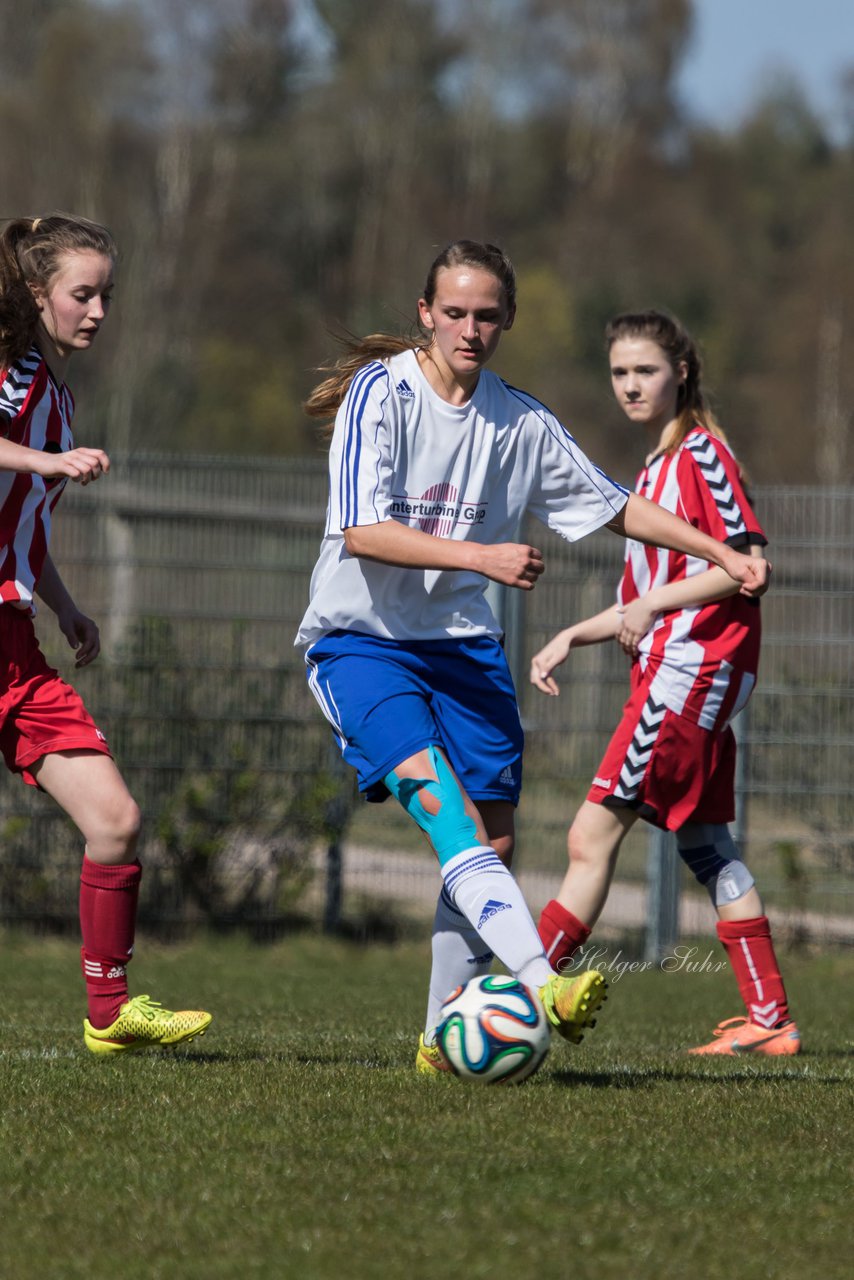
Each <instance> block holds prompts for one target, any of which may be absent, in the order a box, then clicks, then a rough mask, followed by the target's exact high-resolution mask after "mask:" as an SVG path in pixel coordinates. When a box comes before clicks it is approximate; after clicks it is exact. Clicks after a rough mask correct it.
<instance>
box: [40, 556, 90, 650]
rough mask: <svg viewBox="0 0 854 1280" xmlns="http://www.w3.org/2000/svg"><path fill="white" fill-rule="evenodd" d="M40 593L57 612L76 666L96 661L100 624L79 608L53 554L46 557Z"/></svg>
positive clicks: (49, 606) (57, 617) (48, 605)
mask: <svg viewBox="0 0 854 1280" xmlns="http://www.w3.org/2000/svg"><path fill="white" fill-rule="evenodd" d="M36 595H37V596H38V597H39V599H40V600H43V601H44V603H45V604H46V605H47V607H48V608H49V609H51V610H52V611H53V612H54V613H55V614H56V620H57V622H58V623H59V629H60V631H61V632H62V634H63V635H64V636H65V638H66V640H67V641H68V643H69V644H70V645H71V648H72V649H73V650H74V653H75V658H74V665H75V667H85V666H88V664H89V663H90V662H94V660H95V659H96V658H97V656H98V654H99V653H100V652H101V637H100V634H99V632H98V626H97V623H95V622H94V621H93V620H92V619H91V618H87V616H86V614H85V613H81V612H80V610H79V609H78V608H77V605H76V604H75V603H74V601H73V599H72V598H71V593H70V592H69V590H68V588H67V587H66V585H65V583H64V582H63V581H62V578H61V577H60V574H59V570H58V569H57V567H56V565H55V564H54V563H53V560H52V559H51V557H50V555H47V556H45V562H44V566H43V568H42V572H41V577H40V578H39V581H38V586H37V587H36Z"/></svg>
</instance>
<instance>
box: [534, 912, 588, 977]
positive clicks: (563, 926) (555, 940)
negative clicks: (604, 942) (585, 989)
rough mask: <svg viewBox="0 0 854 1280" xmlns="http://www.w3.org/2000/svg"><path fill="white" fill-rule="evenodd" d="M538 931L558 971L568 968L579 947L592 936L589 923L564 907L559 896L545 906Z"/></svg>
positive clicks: (549, 957)
mask: <svg viewBox="0 0 854 1280" xmlns="http://www.w3.org/2000/svg"><path fill="white" fill-rule="evenodd" d="M537 932H538V933H539V935H540V941H541V942H542V944H543V949H544V951H545V953H546V957H547V958H548V962H549V964H550V965H551V966H552V968H553V969H556V970H557V972H558V973H561V972H562V971H563V970H564V969H565V968H566V966H567V964H568V963H569V961H570V960H571V959H572V957H573V956H574V955H575V953H576V951H578V949H579V947H583V946H584V944H585V942H586V941H587V939H588V938H589V937H590V930H589V929H588V927H587V925H586V924H582V922H581V921H580V920H579V919H578V917H577V916H574V915H573V914H572V912H571V911H567V909H566V907H562V906H561V904H560V903H559V902H558V900H557V898H552V900H551V902H547V903H546V905H545V906H544V907H543V913H542V915H541V916H540V922H539V924H538V925H537Z"/></svg>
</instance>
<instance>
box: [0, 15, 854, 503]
mask: <svg viewBox="0 0 854 1280" xmlns="http://www.w3.org/2000/svg"><path fill="white" fill-rule="evenodd" d="M0 16H2V18H3V29H4V40H3V44H2V48H0V121H2V135H3V140H4V144H5V166H4V169H5V173H4V198H3V207H2V208H0V213H2V214H3V215H5V216H12V215H17V214H26V213H33V214H36V213H44V212H45V211H47V210H50V209H53V208H67V209H73V210H75V211H77V212H81V213H85V214H88V215H90V216H92V217H95V218H98V219H100V220H103V221H105V222H107V223H108V224H109V225H110V226H111V227H112V228H113V230H114V231H115V233H116V235H117V237H118V239H119V242H120V244H121V246H122V263H121V268H120V274H119V290H118V293H117V299H118V306H117V308H116V312H115V318H114V320H113V322H112V323H111V325H110V326H109V328H108V330H106V331H105V334H104V337H103V339H102V340H101V341H102V344H103V345H102V347H101V351H100V355H99V357H98V359H97V360H96V361H95V362H94V365H88V363H87V362H83V364H81V366H80V368H79V369H77V368H75V370H74V382H75V387H76V389H78V390H79V391H80V392H82V395H81V397H80V399H81V405H82V408H81V413H80V417H79V420H78V422H79V425H78V434H79V436H80V438H81V440H84V439H85V441H86V442H87V443H92V444H98V443H100V444H105V445H106V446H107V447H109V448H112V449H117V450H125V449H131V448H133V449H156V450H193V451H201V452H232V451H233V452H239V453H266V452H270V453H275V454H295V453H305V452H309V451H313V450H315V449H316V448H317V444H316V438H315V434H314V433H313V432H312V430H311V429H310V428H309V427H308V426H307V425H306V423H305V422H304V420H303V417H302V414H301V411H300V400H301V398H302V397H303V396H304V395H305V394H306V392H307V391H308V389H309V388H310V386H311V385H312V382H313V374H312V370H313V368H314V367H316V366H317V365H318V364H319V363H322V362H323V361H324V360H325V359H328V358H329V357H330V356H331V355H333V354H334V352H335V341H334V337H333V335H334V334H335V333H336V332H339V333H340V332H341V331H344V330H349V331H352V332H365V331H368V330H372V329H377V328H390V329H393V330H395V331H397V330H401V329H406V328H407V327H408V326H409V325H410V324H411V323H412V320H413V317H414V315H415V301H416V299H417V296H418V293H419V290H420V288H421V285H422V283H423V275H424V272H425V269H426V266H427V264H428V262H429V260H430V259H431V257H432V256H433V253H434V251H438V249H439V248H440V247H441V246H442V245H443V244H444V243H445V242H447V241H448V240H450V239H454V238H456V237H457V236H460V235H467V236H472V237H474V238H478V239H481V238H483V239H492V240H496V241H498V242H499V243H501V244H503V245H504V247H505V248H506V249H507V250H508V251H509V252H510V254H511V255H512V256H513V258H514V260H515V261H516V264H517V267H518V270H519V276H520V311H519V317H518V320H517V325H516V328H515V330H514V333H513V335H512V337H511V338H510V339H509V340H508V341H507V343H506V344H505V346H503V347H502V349H501V353H500V359H499V363H498V364H497V366H496V368H497V370H498V371H499V372H501V373H503V374H504V375H505V376H507V377H508V378H510V379H511V380H513V381H514V382H517V383H518V384H519V385H522V386H526V387H529V388H530V389H531V390H533V391H534V392H535V393H536V394H538V395H539V396H541V397H542V398H543V399H545V400H546V401H547V402H548V403H549V404H550V406H551V407H552V408H553V409H554V410H555V411H556V412H558V413H559V414H560V415H561V416H562V417H563V418H564V420H565V421H566V422H567V423H568V424H569V425H570V426H571V427H572V429H573V430H574V431H575V433H576V434H577V435H578V437H579V438H580V440H581V441H582V443H583V444H584V446H585V447H586V448H588V449H589V450H590V452H591V453H592V454H593V456H594V457H595V458H596V459H597V461H600V462H602V463H603V464H605V465H607V466H609V467H610V468H611V469H612V470H613V471H614V472H615V474H617V475H619V476H620V477H621V478H626V477H627V476H628V475H629V474H630V473H631V472H632V471H633V469H634V460H632V461H631V462H625V463H624V462H623V455H624V452H625V450H624V446H623V445H622V444H621V434H622V422H621V420H620V419H619V417H618V411H617V410H616V409H614V408H612V406H611V404H610V392H609V390H608V386H607V379H606V376H605V364H604V357H603V353H602V344H601V332H602V326H603V323H604V321H605V320H606V319H607V317H608V315H609V314H610V313H611V312H612V311H613V310H615V309H623V308H628V307H642V306H663V307H667V308H669V309H671V310H674V311H675V312H676V313H677V314H678V315H680V317H681V318H682V319H683V320H684V321H685V323H686V324H688V325H689V327H691V328H692V329H693V330H694V331H695V332H696V333H697V334H698V336H699V337H700V338H701V340H702V343H703V346H704V349H705V352H706V356H707V366H708V382H709V385H710V386H711V388H712V390H713V393H714V394H715V399H716V408H717V409H718V411H719V413H720V414H721V416H722V418H723V421H724V423H725V424H726V426H727V427H728V428H729V430H730V431H731V432H732V434H733V436H734V438H735V440H736V441H737V443H738V446H739V451H740V453H741V454H742V455H743V456H744V459H745V461H746V463H747V465H748V467H749V468H750V470H751V471H752V472H753V474H754V475H755V477H756V478H757V479H761V481H762V482H764V483H776V482H781V481H798V482H804V481H816V482H838V481H843V480H844V481H849V480H850V479H851V465H852V460H854V458H853V457H852V455H854V448H852V443H851V430H852V420H851V408H850V406H851V404H852V400H854V369H852V367H851V362H850V361H849V362H845V361H844V360H843V351H844V349H845V346H846V338H847V337H848V335H849V334H850V330H851V327H852V317H854V272H852V266H851V248H850V241H851V235H850V230H849V228H850V225H851V222H852V216H851V215H852V212H854V164H852V159H854V70H852V73H851V76H850V77H848V79H847V82H846V83H844V84H841V85H840V86H839V93H840V103H841V106H842V107H843V111H842V112H841V114H842V115H844V116H845V118H846V119H847V120H848V133H847V136H842V137H840V136H835V137H833V138H831V137H829V136H827V133H826V131H825V130H824V128H823V126H822V125H821V123H820V122H819V120H818V118H817V117H816V115H815V114H814V113H813V112H812V110H811V109H810V105H809V103H808V102H807V101H806V99H805V98H804V96H803V94H802V92H801V90H800V88H799V86H798V85H797V84H796V83H788V82H786V81H781V82H780V83H778V84H777V85H776V86H774V88H773V90H772V91H770V92H768V93H766V94H765V96H764V97H763V98H761V99H758V100H757V101H756V104H755V107H754V110H753V112H752V114H751V116H750V117H749V118H748V119H746V120H745V121H744V122H743V123H742V125H741V126H740V127H739V128H738V129H736V130H734V131H728V132H725V133H724V132H719V131H716V130H712V129H710V128H708V127H704V128H698V127H697V126H695V125H692V124H691V122H690V118H689V117H688V115H687V114H686V111H687V108H689V107H690V103H688V104H684V103H681V102H680V101H679V100H678V98H677V96H676V92H675V88H674V86H675V75H676V72H677V70H678V67H679V61H680V58H681V56H682V53H683V51H684V49H685V46H686V42H687V38H688V35H689V33H690V27H691V17H692V13H691V4H690V0H313V2H312V0H30V3H29V4H28V5H27V6H26V7H25V8H22V7H21V6H20V5H19V4H17V3H14V2H13V0H0ZM734 38H736V37H735V36H734ZM721 91H722V93H723V92H725V85H724V84H722V86H721ZM848 345H850V340H849V343H848ZM88 382H91V384H92V385H91V389H90V388H89V387H87V386H86V385H84V384H86V383H88Z"/></svg>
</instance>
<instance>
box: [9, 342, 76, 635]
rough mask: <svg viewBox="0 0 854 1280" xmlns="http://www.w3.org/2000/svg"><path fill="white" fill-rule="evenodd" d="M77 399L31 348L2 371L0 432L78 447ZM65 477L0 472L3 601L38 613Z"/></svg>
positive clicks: (51, 448) (30, 443) (39, 443)
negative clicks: (74, 430)
mask: <svg viewBox="0 0 854 1280" xmlns="http://www.w3.org/2000/svg"><path fill="white" fill-rule="evenodd" d="M73 413H74V398H73V397H72V395H71V392H70V391H69V390H68V388H67V387H66V386H64V385H63V386H61V387H60V386H57V384H56V383H55V382H54V380H53V377H52V376H51V373H50V370H49V369H48V367H47V365H46V363H45V361H44V358H43V357H42V355H41V354H40V352H39V351H38V350H37V349H36V348H35V347H31V348H30V350H29V351H28V352H27V354H26V355H25V356H22V358H21V359H20V360H17V361H16V362H15V364H13V365H11V366H10V368H8V369H7V370H6V371H5V372H4V373H2V375H0V432H2V434H3V435H4V436H5V437H6V439H7V440H12V441H14V443H15V444H21V445H25V446H26V447H27V448H29V449H41V450H44V451H45V452H47V453H67V452H68V450H69V449H73V448H74V439H73V437H72V434H71V418H72V415H73ZM65 483H66V479H65V477H64V476H58V477H57V478H56V479H51V480H45V479H43V477H42V476H37V475H32V474H31V473H27V472H24V473H20V472H14V471H0V602H2V603H4V604H13V605H16V606H17V607H18V608H20V609H27V610H29V611H30V612H31V613H34V612H35V609H34V606H33V592H34V590H35V588H36V585H37V583H38V580H39V577H40V576H41V572H42V568H43V567H44V562H45V557H46V556H47V552H48V544H49V542H50V521H51V515H52V513H53V509H54V507H55V506H56V504H57V502H58V501H59V497H60V494H61V493H62V491H63V489H64V488H65Z"/></svg>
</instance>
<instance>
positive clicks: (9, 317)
mask: <svg viewBox="0 0 854 1280" xmlns="http://www.w3.org/2000/svg"><path fill="white" fill-rule="evenodd" d="M85 249H91V250H94V252H95V253H103V254H104V255H105V256H106V257H108V258H112V260H113V261H115V259H116V257H117V256H118V250H117V248H116V242H115V240H114V239H113V237H112V235H111V234H110V232H109V231H108V230H107V228H106V227H102V226H101V225H100V223H97V222H90V221H89V219H88V218H81V217H78V216H77V215H75V214H72V213H49V214H47V216H46V217H44V218H10V219H9V221H8V222H7V223H6V224H5V226H4V227H3V229H2V231H0V368H2V369H8V368H9V366H10V365H11V364H14V362H15V361H16V360H18V359H20V357H21V356H22V355H25V354H26V352H27V351H28V350H29V348H30V347H31V346H32V345H33V342H34V341H35V339H36V334H37V332H38V324H39V316H40V312H39V309H38V307H37V305H36V300H35V298H34V296H33V288H34V287H36V286H38V287H40V288H42V289H47V288H48V286H49V285H50V282H51V280H52V279H53V277H54V276H55V275H56V273H57V271H58V270H59V259H60V257H61V256H62V254H64V253H77V252H80V251H81V250H85Z"/></svg>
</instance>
